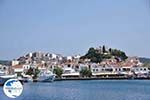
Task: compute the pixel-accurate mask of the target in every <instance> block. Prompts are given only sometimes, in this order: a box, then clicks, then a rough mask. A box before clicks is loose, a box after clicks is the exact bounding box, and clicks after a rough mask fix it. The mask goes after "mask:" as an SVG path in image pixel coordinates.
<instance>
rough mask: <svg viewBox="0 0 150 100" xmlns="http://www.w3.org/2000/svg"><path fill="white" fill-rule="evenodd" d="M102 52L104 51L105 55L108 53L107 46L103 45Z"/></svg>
mask: <svg viewBox="0 0 150 100" xmlns="http://www.w3.org/2000/svg"><path fill="white" fill-rule="evenodd" d="M102 50H103V53H106V47H105V45H103V48H102Z"/></svg>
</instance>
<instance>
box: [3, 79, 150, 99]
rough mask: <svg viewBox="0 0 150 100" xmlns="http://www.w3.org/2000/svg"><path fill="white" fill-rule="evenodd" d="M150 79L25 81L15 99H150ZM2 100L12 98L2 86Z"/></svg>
mask: <svg viewBox="0 0 150 100" xmlns="http://www.w3.org/2000/svg"><path fill="white" fill-rule="evenodd" d="M149 85H150V81H148V80H147V81H146V80H145V81H143V80H116V81H115V80H112V81H111V80H103V81H102V80H88V81H59V82H53V83H25V84H24V90H23V94H22V95H21V96H20V97H18V98H16V99H15V100H150V99H149V98H150V86H149ZM0 100H10V99H9V98H8V97H6V96H5V95H4V93H3V91H2V87H0Z"/></svg>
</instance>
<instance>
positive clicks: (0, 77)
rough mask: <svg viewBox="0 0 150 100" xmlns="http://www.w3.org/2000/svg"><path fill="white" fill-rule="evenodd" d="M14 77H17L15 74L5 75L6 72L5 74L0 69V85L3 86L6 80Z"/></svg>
mask: <svg viewBox="0 0 150 100" xmlns="http://www.w3.org/2000/svg"><path fill="white" fill-rule="evenodd" d="M16 78H17V75H16V74H12V75H7V74H5V72H3V71H1V70H0V86H3V85H4V83H5V82H6V81H7V80H9V79H16Z"/></svg>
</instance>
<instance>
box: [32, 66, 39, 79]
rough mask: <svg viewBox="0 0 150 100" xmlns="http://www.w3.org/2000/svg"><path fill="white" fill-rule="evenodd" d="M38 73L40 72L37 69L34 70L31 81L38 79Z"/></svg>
mask: <svg viewBox="0 0 150 100" xmlns="http://www.w3.org/2000/svg"><path fill="white" fill-rule="evenodd" d="M39 73H40V70H39V69H38V68H35V69H34V74H33V79H36V78H38V74H39Z"/></svg>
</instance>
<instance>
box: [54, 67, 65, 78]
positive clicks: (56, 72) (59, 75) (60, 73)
mask: <svg viewBox="0 0 150 100" xmlns="http://www.w3.org/2000/svg"><path fill="white" fill-rule="evenodd" d="M53 72H54V73H55V74H56V75H57V77H59V78H61V75H62V74H63V69H62V68H60V67H56V68H55V69H54V70H53Z"/></svg>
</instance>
